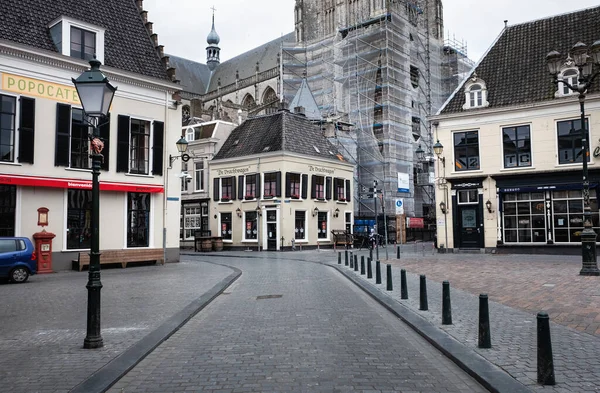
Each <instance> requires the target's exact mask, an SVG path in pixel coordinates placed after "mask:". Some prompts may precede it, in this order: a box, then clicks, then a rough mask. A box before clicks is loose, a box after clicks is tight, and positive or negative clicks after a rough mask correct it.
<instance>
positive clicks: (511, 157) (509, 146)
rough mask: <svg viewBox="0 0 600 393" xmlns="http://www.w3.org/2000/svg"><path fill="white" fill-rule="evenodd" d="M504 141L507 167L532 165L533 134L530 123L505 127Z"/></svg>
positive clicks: (503, 130)
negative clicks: (531, 134) (531, 133)
mask: <svg viewBox="0 0 600 393" xmlns="http://www.w3.org/2000/svg"><path fill="white" fill-rule="evenodd" d="M502 143H503V148H504V167H505V168H516V167H528V166H531V136H530V131H529V126H528V125H527V126H517V127H505V128H503V129H502Z"/></svg>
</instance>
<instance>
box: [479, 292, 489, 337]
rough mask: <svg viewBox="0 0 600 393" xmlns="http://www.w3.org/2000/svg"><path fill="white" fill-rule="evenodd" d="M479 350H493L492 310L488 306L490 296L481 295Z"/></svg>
mask: <svg viewBox="0 0 600 393" xmlns="http://www.w3.org/2000/svg"><path fill="white" fill-rule="evenodd" d="M478 346H479V348H491V347H492V337H491V335H490V309H489V306H488V295H487V294H485V293H482V294H481V295H479V344H478Z"/></svg>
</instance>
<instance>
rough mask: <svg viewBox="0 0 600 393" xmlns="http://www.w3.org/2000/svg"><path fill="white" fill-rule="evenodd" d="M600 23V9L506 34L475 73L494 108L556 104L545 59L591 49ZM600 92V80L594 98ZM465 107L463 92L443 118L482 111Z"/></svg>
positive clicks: (599, 34)
mask: <svg viewBox="0 0 600 393" xmlns="http://www.w3.org/2000/svg"><path fill="white" fill-rule="evenodd" d="M599 21H600V7H594V8H588V9H585V10H581V11H576V12H572V13H568V14H562V15H557V16H554V17H550V18H545V19H540V20H535V21H532V22H527V23H522V24H518V25H514V26H509V27H507V28H505V29H504V31H503V32H502V33H501V35H500V37H499V38H498V39H497V41H496V42H495V43H494V45H493V46H492V47H491V48H490V50H489V51H488V53H487V54H486V55H485V56H484V57H483V59H482V60H481V61H480V63H479V64H478V65H477V66H476V68H475V72H476V73H477V76H478V77H479V78H481V79H483V81H484V82H485V83H486V87H487V90H488V101H489V103H490V106H489V108H500V107H509V106H514V105H522V104H528V103H534V102H541V101H547V100H552V99H554V92H555V91H556V86H555V85H554V84H552V83H551V76H550V74H549V72H548V67H547V65H546V55H547V54H548V52H550V51H552V50H557V51H559V52H560V53H561V54H562V55H563V56H564V57H565V58H566V57H567V53H568V52H569V50H570V49H571V48H572V47H573V45H575V43H577V42H578V41H581V42H583V43H585V44H587V45H588V46H589V45H591V44H592V43H593V42H595V41H596V40H598V39H600V23H599ZM471 75H472V73H471V74H470V75H469V77H470V76H471ZM598 91H600V79H597V80H596V81H595V83H594V86H592V87H591V88H590V92H598ZM464 103H465V92H464V88H463V87H462V86H461V87H460V89H459V90H458V91H456V92H455V93H454V95H453V96H452V97H451V98H450V100H449V101H448V102H447V103H446V105H445V106H444V107H443V108H442V109H441V111H440V114H449V113H460V112H474V111H477V110H479V109H468V110H464V109H462V106H463V105H464Z"/></svg>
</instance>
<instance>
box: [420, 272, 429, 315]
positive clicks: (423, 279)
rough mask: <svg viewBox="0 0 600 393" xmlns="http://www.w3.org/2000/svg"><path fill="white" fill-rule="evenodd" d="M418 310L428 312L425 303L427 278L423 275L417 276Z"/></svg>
mask: <svg viewBox="0 0 600 393" xmlns="http://www.w3.org/2000/svg"><path fill="white" fill-rule="evenodd" d="M419 310H421V311H427V310H429V305H428V303H427V277H425V275H424V274H421V275H420V276H419Z"/></svg>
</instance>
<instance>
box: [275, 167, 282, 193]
mask: <svg viewBox="0 0 600 393" xmlns="http://www.w3.org/2000/svg"><path fill="white" fill-rule="evenodd" d="M275 179H276V180H275V196H276V197H280V196H281V172H277V173H276V174H275Z"/></svg>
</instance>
